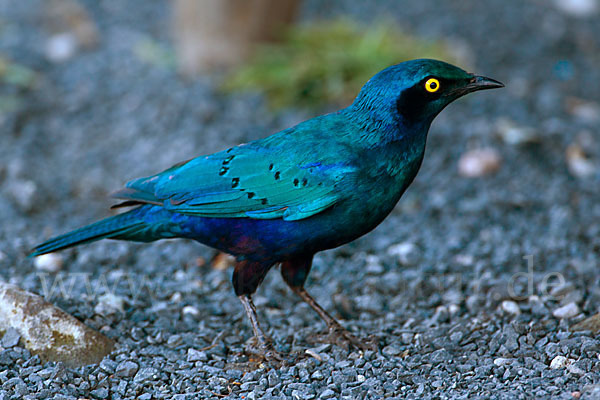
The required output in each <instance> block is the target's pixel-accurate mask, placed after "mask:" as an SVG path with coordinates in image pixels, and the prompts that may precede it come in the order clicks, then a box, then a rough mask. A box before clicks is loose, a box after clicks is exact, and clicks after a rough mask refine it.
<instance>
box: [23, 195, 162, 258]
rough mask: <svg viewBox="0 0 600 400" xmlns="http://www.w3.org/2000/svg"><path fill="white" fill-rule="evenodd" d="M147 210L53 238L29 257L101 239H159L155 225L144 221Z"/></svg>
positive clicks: (122, 215) (131, 211)
mask: <svg viewBox="0 0 600 400" xmlns="http://www.w3.org/2000/svg"><path fill="white" fill-rule="evenodd" d="M145 208H146V207H144V206H142V207H138V208H136V209H133V210H130V211H128V212H126V213H123V214H119V215H115V216H113V217H109V218H106V219H103V220H101V221H98V222H96V223H93V224H91V225H87V226H84V227H82V228H79V229H76V230H74V231H71V232H68V233H65V234H63V235H60V236H57V237H55V238H52V239H50V240H48V241H46V242H44V243H42V244H40V245H38V246H36V247H35V248H34V249H33V250H32V251H31V254H29V257H36V256H40V255H42V254H46V253H52V252H54V251H58V250H62V249H66V248H69V247H73V246H78V245H80V244H85V243H91V242H95V241H96V240H100V239H124V240H134V241H142V242H149V241H152V240H156V239H159V237H157V236H155V235H152V233H153V231H155V229H152V228H153V227H152V226H151V225H154V224H148V223H147V222H145V221H144V215H145V214H146V213H145V211H146V210H145Z"/></svg>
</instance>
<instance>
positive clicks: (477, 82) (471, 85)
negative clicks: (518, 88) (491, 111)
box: [450, 75, 504, 97]
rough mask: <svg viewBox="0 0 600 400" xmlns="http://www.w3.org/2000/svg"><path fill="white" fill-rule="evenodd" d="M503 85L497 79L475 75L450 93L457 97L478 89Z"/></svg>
mask: <svg viewBox="0 0 600 400" xmlns="http://www.w3.org/2000/svg"><path fill="white" fill-rule="evenodd" d="M502 87H504V84H503V83H502V82H498V81H497V80H495V79H492V78H487V77H485V76H478V75H473V77H472V78H471V79H470V80H469V81H468V83H467V84H466V85H464V86H461V87H458V88H456V89H454V90H453V91H451V92H450V94H451V95H452V96H455V97H460V96H464V95H465V94H467V93H471V92H476V91H478V90H486V89H497V88H502Z"/></svg>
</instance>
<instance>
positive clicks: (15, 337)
mask: <svg viewBox="0 0 600 400" xmlns="http://www.w3.org/2000/svg"><path fill="white" fill-rule="evenodd" d="M20 339H21V335H20V334H19V332H18V331H17V330H16V329H15V328H8V329H7V330H6V332H5V333H4V336H2V340H1V341H0V345H2V347H5V348H10V347H14V346H16V345H18V344H19V340H20Z"/></svg>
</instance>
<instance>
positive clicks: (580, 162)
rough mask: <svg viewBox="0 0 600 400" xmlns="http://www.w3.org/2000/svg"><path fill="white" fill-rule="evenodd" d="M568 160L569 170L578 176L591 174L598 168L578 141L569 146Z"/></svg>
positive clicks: (583, 176) (582, 176)
mask: <svg viewBox="0 0 600 400" xmlns="http://www.w3.org/2000/svg"><path fill="white" fill-rule="evenodd" d="M566 160H567V167H568V168H569V172H570V173H571V174H573V175H574V176H576V177H578V178H586V177H588V176H591V175H593V174H595V173H596V170H597V169H598V167H597V166H596V163H595V162H594V161H593V160H592V159H590V157H589V156H588V155H587V154H586V152H585V151H584V150H583V148H582V147H581V145H580V144H578V143H573V144H571V145H569V147H567V151H566Z"/></svg>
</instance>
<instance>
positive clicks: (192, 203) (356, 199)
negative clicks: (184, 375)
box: [32, 60, 502, 356]
mask: <svg viewBox="0 0 600 400" xmlns="http://www.w3.org/2000/svg"><path fill="white" fill-rule="evenodd" d="M501 86H502V85H501V84H500V83H499V82H496V81H494V80H491V79H489V78H484V77H478V76H474V75H472V74H469V73H467V72H465V71H463V70H461V69H459V68H457V67H454V66H452V65H450V64H446V63H443V62H440V61H435V60H413V61H408V62H404V63H401V64H398V65H395V66H392V67H389V68H387V69H385V70H383V71H381V72H380V73H378V74H377V75H375V76H374V77H373V78H372V79H371V80H369V82H367V83H366V84H365V86H364V87H363V88H362V90H361V92H360V93H359V94H358V96H357V98H356V100H355V101H354V102H353V104H352V105H350V106H349V107H347V108H345V109H342V110H340V111H338V112H335V113H332V114H328V115H323V116H320V117H316V118H313V119H310V120H308V121H305V122H303V123H301V124H298V125H296V126H294V127H292V128H289V129H286V130H284V131H281V132H279V133H276V134H274V135H272V136H269V137H267V138H264V139H261V140H257V141H254V142H250V143H247V144H243V145H240V146H236V147H232V148H230V149H228V150H226V151H222V152H219V153H215V154H212V155H207V156H201V157H198V158H195V159H193V160H190V161H187V162H184V163H180V164H177V165H175V166H173V167H171V168H169V169H167V170H166V171H163V172H161V173H159V174H156V175H153V176H150V177H147V178H140V179H136V180H133V181H131V182H129V183H128V184H127V185H126V188H125V189H123V190H121V191H119V192H117V193H116V194H115V197H117V198H120V199H123V200H124V203H121V204H120V205H117V207H118V206H136V208H134V209H132V210H130V211H128V212H126V213H123V214H120V215H117V216H114V217H111V218H107V219H105V220H103V221H100V222H98V223H96V224H93V225H90V226H88V227H84V228H81V229H79V230H76V231H73V232H71V233H67V234H66V235H63V236H60V237H58V238H55V239H51V240H50V241H48V242H46V243H44V244H41V245H40V246H38V247H36V248H35V249H34V252H33V253H32V254H33V255H40V254H44V253H47V252H51V251H55V250H59V249H62V248H66V247H70V246H73V245H77V244H81V243H87V242H90V241H94V240H98V239H102V238H111V239H122V240H132V241H153V240H158V239H163V238H174V237H182V238H189V239H194V240H197V241H199V242H201V243H204V244H206V245H209V246H211V247H214V248H216V249H219V250H221V251H224V252H227V253H230V254H233V255H234V256H236V258H237V261H238V262H237V264H236V267H235V270H234V275H233V284H234V289H235V291H236V294H237V295H238V296H240V299H241V300H242V303H243V304H244V307H245V308H246V311H247V312H248V316H249V317H250V320H251V322H252V324H253V328H254V331H255V335H256V336H257V337H258V339H259V342H260V344H261V345H262V346H263V348H264V350H265V351H266V352H267V353H268V354H269V355H271V356H273V355H274V354H275V352H274V351H273V350H272V348H271V345H270V343H269V342H268V340H267V339H266V338H265V336H264V334H263V333H262V331H261V330H260V328H259V326H258V322H257V321H256V315H255V312H254V308H253V305H252V302H251V300H250V295H251V294H252V293H254V291H255V290H256V288H257V286H258V284H259V283H260V282H261V281H262V279H263V278H264V276H265V274H266V273H267V272H268V270H269V269H270V268H271V267H272V266H273V265H275V264H277V263H281V265H282V275H283V277H284V279H285V281H286V282H287V283H288V284H289V285H290V287H291V288H292V289H293V290H294V291H295V292H296V293H298V294H299V295H300V296H301V297H302V298H303V299H304V300H305V301H307V302H308V303H309V304H310V305H311V306H312V307H313V308H314V309H315V310H316V311H317V312H318V313H319V314H320V315H321V316H322V317H323V318H324V319H325V321H326V322H327V324H328V326H329V328H330V330H332V331H335V332H337V333H338V334H341V335H342V336H343V337H344V338H345V339H346V340H348V341H350V342H352V343H355V344H356V343H357V341H356V339H355V338H353V337H352V336H351V335H349V334H348V333H346V332H345V331H343V329H342V328H341V326H340V325H339V324H338V323H337V322H336V321H335V320H334V319H333V318H331V317H330V316H329V315H328V314H327V313H326V312H325V311H324V310H323V309H322V308H321V307H320V306H319V305H318V304H316V303H315V302H314V300H313V299H312V298H311V297H310V296H309V295H308V294H307V293H306V291H305V290H304V289H303V285H304V281H305V279H306V276H307V275H308V272H309V270H310V265H311V261H312V257H313V255H314V254H315V253H316V252H318V251H321V250H324V249H329V248H333V247H336V246H339V245H341V244H344V243H347V242H349V241H351V240H354V239H356V238H357V237H359V236H362V235H364V234H365V233H367V232H369V231H370V230H372V229H373V228H375V227H376V226H377V225H378V224H379V223H380V222H381V221H382V220H383V219H384V218H385V217H386V216H387V215H388V214H389V212H390V211H391V210H392V208H393V207H394V206H395V204H396V202H397V201H398V200H399V199H400V197H401V196H402V193H404V191H405V190H406V188H407V187H408V186H409V185H410V183H411V182H412V180H413V179H414V177H415V176H416V174H417V171H418V170H419V167H420V165H421V161H422V159H423V154H424V151H425V141H426V137H427V132H428V130H429V126H430V124H431V122H432V121H433V119H434V118H435V116H436V115H437V114H438V113H439V112H440V111H441V110H442V109H443V108H444V107H445V106H446V105H448V104H449V103H450V102H452V101H453V100H455V99H456V98H458V97H460V96H462V95H464V94H466V93H469V92H472V91H475V90H481V89H489V88H495V87H501Z"/></svg>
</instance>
